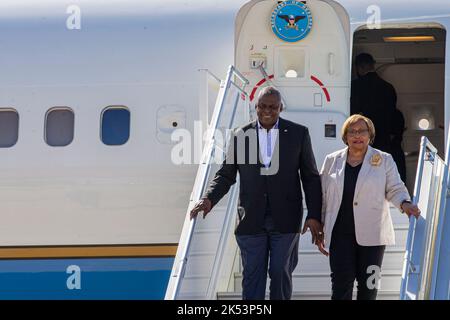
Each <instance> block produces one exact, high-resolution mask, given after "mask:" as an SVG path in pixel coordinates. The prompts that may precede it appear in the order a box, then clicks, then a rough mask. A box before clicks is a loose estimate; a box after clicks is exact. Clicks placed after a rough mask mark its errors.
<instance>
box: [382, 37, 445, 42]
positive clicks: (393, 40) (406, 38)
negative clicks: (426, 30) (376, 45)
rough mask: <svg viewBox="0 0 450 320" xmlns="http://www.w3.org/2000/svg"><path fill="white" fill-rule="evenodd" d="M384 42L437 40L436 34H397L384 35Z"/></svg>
mask: <svg viewBox="0 0 450 320" xmlns="http://www.w3.org/2000/svg"><path fill="white" fill-rule="evenodd" d="M383 40H384V42H432V41H436V38H435V37H434V36H396V37H383Z"/></svg>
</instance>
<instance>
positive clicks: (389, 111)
mask: <svg viewBox="0 0 450 320" xmlns="http://www.w3.org/2000/svg"><path fill="white" fill-rule="evenodd" d="M355 67H356V73H357V75H358V79H355V80H353V81H352V89H351V99H350V113H351V114H362V115H364V116H366V117H367V118H369V119H370V120H372V122H373V124H374V126H375V132H376V134H375V140H374V142H373V145H372V146H373V147H374V148H376V149H379V150H382V151H385V152H388V153H392V151H391V149H390V148H391V143H390V140H391V134H392V132H393V130H394V126H396V125H397V124H395V123H394V121H393V116H394V111H395V109H396V105H397V94H396V92H395V89H394V87H393V86H392V85H391V84H390V83H389V82H387V81H384V80H383V79H381V78H380V76H378V74H377V73H376V72H375V60H374V58H373V57H372V56H371V55H370V54H368V53H361V54H359V55H358V56H357V57H356V59H355Z"/></svg>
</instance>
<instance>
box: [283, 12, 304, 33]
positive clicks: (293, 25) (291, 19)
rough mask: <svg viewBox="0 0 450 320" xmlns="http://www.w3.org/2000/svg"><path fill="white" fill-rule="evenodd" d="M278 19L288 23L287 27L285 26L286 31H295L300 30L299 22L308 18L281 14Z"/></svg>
mask: <svg viewBox="0 0 450 320" xmlns="http://www.w3.org/2000/svg"><path fill="white" fill-rule="evenodd" d="M278 17H279V18H281V19H283V20H284V21H286V22H287V25H286V26H285V28H286V29H295V30H298V25H297V22H298V21H299V20H302V19H305V18H306V16H294V15H293V14H290V15H286V14H279V15H278Z"/></svg>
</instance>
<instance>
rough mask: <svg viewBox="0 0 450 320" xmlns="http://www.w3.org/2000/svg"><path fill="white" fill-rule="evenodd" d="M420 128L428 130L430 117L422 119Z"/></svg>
mask: <svg viewBox="0 0 450 320" xmlns="http://www.w3.org/2000/svg"><path fill="white" fill-rule="evenodd" d="M419 128H420V130H428V129H429V128H430V121H428V119H420V120H419Z"/></svg>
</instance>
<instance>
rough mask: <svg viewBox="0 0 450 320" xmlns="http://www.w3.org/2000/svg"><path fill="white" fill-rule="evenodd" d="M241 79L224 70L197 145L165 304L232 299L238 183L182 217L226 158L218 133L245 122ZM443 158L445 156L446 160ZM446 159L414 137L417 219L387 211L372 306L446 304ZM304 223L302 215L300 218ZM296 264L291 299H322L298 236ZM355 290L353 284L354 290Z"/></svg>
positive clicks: (319, 275) (237, 293)
mask: <svg viewBox="0 0 450 320" xmlns="http://www.w3.org/2000/svg"><path fill="white" fill-rule="evenodd" d="M246 84H247V80H246V79H245V78H244V77H243V76H242V75H241V74H240V73H239V71H238V70H236V69H235V68H234V67H233V66H230V68H229V70H228V74H227V78H226V80H224V81H221V82H220V89H219V94H218V98H217V101H216V105H215V108H214V112H213V115H212V119H211V123H210V126H209V129H208V132H207V136H206V139H205V141H207V142H208V144H207V145H206V147H205V148H204V150H203V155H202V161H201V163H200V165H199V168H198V172H197V176H196V180H195V184H194V187H193V191H192V194H191V198H190V203H189V207H188V210H187V213H186V218H185V222H184V226H183V230H182V234H181V237H180V241H179V246H178V251H177V254H176V257H175V262H174V266H173V270H172V273H171V276H170V279H169V284H168V287H167V291H166V296H165V298H166V299H225V300H226V299H240V298H241V291H242V285H241V284H242V269H241V268H242V267H241V260H240V254H239V250H238V248H237V245H236V241H235V238H234V234H233V233H234V228H235V224H236V211H237V201H238V194H239V192H238V188H239V187H238V186H239V182H238V181H237V183H236V184H235V185H234V186H233V187H232V188H231V189H230V191H229V192H228V194H227V195H226V196H225V197H224V198H223V199H222V200H221V201H220V202H219V203H218V204H217V205H216V206H215V207H214V209H213V210H212V211H211V213H209V214H208V217H207V219H202V218H201V215H199V216H198V218H197V219H194V220H190V219H189V212H190V210H191V209H192V207H193V206H194V204H195V203H196V202H197V201H198V200H199V199H200V197H201V196H202V195H203V193H204V191H205V189H206V187H207V186H208V184H209V182H210V180H211V179H212V178H213V177H214V175H215V173H216V171H217V170H218V169H219V167H220V164H221V162H222V160H223V156H224V155H225V152H226V147H227V146H226V140H227V139H226V138H225V136H226V134H225V132H226V130H227V129H231V128H235V127H238V126H240V125H242V124H245V123H247V122H249V121H250V120H251V119H250V118H251V110H250V105H249V99H248V96H247V94H246V93H245V85H246ZM447 158H448V156H447ZM447 163H448V160H447V161H445V162H444V161H443V160H442V159H440V158H439V156H438V154H437V151H436V149H435V148H434V147H433V146H432V145H431V143H430V142H429V141H428V140H427V139H426V137H423V138H422V143H421V152H420V157H419V164H418V170H417V176H416V184H415V191H414V201H415V203H417V204H418V206H419V208H420V209H421V210H422V216H421V217H420V218H419V220H416V219H415V218H410V219H409V221H408V218H407V217H406V216H405V215H404V214H401V213H400V212H399V211H398V209H397V208H395V207H393V206H392V207H391V214H392V219H393V222H394V230H395V236H396V244H395V245H392V246H388V247H387V248H386V252H385V256H384V260H383V265H382V273H381V275H382V277H381V282H380V287H379V291H378V299H380V300H385V299H389V300H391V299H399V298H400V299H448V298H449V292H448V289H449V281H450V279H449V274H450V272H449V271H448V270H450V252H449V251H450V239H448V238H449V236H448V235H447V232H444V231H445V230H449V228H450V222H449V221H448V219H447V220H446V219H445V215H446V210H447V207H446V199H447V196H448V194H449V191H448V188H447V185H448V180H449V177H448V165H447ZM304 216H305V217H306V212H305V213H304ZM298 254H299V263H298V266H297V268H296V270H294V274H293V297H292V298H293V299H302V300H303V299H313V300H320V299H330V298H331V278H330V267H329V261H328V258H327V257H325V256H323V255H322V254H321V253H320V252H319V251H318V250H317V247H316V246H315V245H313V244H312V243H311V234H310V233H309V232H308V233H307V234H305V235H302V236H301V237H300V246H299V253H298ZM355 290H356V285H355ZM355 296H356V292H355Z"/></svg>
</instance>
